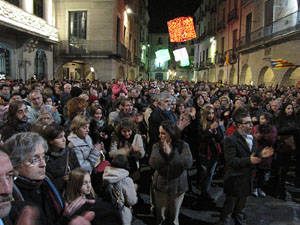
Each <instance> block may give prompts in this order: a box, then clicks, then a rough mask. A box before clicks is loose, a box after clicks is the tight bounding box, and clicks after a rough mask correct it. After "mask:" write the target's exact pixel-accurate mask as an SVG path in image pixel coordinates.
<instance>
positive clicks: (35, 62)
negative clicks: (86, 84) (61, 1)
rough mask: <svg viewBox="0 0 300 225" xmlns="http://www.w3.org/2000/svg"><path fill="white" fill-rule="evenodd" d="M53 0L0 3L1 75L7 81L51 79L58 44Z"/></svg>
mask: <svg viewBox="0 0 300 225" xmlns="http://www.w3.org/2000/svg"><path fill="white" fill-rule="evenodd" d="M53 10H54V4H53V2H52V0H6V1H3V0H0V31H1V32H0V74H1V77H2V78H3V77H9V78H10V79H23V80H28V79H30V78H32V77H35V78H37V79H52V78H53V44H57V43H58V41H59V39H58V30H57V29H56V28H55V20H54V11H53Z"/></svg>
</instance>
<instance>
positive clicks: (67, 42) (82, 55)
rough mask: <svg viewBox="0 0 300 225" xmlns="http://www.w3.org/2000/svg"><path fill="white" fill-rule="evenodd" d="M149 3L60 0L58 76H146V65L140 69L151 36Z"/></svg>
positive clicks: (59, 77)
mask: <svg viewBox="0 0 300 225" xmlns="http://www.w3.org/2000/svg"><path fill="white" fill-rule="evenodd" d="M147 4H148V3H147V1H139V0H125V1H124V0H105V1H104V0H97V1H95V0H78V1H73V0H57V1H56V21H57V28H58V29H59V36H60V44H59V45H58V46H56V51H55V66H54V67H55V74H56V77H57V78H58V79H63V78H67V79H90V80H94V79H99V80H111V79H114V78H124V79H130V80H131V79H139V78H140V77H142V76H146V75H145V71H146V69H145V67H146V66H145V65H142V66H143V68H142V72H141V73H140V71H139V70H140V66H141V62H140V61H141V55H140V54H141V49H142V48H143V45H145V41H146V39H147V38H146V37H147V31H145V29H146V28H147V26H148V25H147V23H148V21H149V18H148V19H147V11H146V8H145V7H147ZM142 7H143V8H142ZM141 21H142V22H143V23H141ZM141 24H142V25H141ZM141 26H142V28H143V29H142V32H141ZM145 35H146V37H145ZM141 38H142V39H141ZM141 40H142V41H143V44H141V43H140V41H141ZM143 61H144V63H145V59H143ZM146 61H147V60H146Z"/></svg>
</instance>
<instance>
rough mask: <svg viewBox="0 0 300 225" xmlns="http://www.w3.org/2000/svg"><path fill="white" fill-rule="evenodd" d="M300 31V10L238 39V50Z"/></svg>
mask: <svg viewBox="0 0 300 225" xmlns="http://www.w3.org/2000/svg"><path fill="white" fill-rule="evenodd" d="M299 32H300V11H296V12H294V13H291V14H289V15H287V16H285V17H283V18H280V19H279V20H276V21H274V22H273V23H272V24H270V25H268V26H264V27H261V28H259V29H257V30H256V31H254V32H252V33H249V34H247V35H245V36H243V37H242V38H241V39H239V40H237V50H241V49H244V48H249V47H251V46H254V45H258V44H259V43H261V42H267V41H272V39H274V38H276V39H278V37H282V38H284V37H286V35H293V33H295V34H296V33H297V34H298V33H299Z"/></svg>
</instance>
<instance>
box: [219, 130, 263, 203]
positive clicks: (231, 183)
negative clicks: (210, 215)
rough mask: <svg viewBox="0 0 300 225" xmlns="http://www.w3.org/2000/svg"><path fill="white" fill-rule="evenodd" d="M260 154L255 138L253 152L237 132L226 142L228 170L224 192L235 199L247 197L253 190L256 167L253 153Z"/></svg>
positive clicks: (225, 153)
mask: <svg viewBox="0 0 300 225" xmlns="http://www.w3.org/2000/svg"><path fill="white" fill-rule="evenodd" d="M253 152H254V153H255V154H258V150H257V147H256V144H255V138H254V137H253V146H252V151H250V149H249V146H248V144H247V143H246V140H245V138H244V137H243V136H242V135H241V134H240V133H239V132H238V131H235V132H234V133H233V134H232V135H230V136H229V137H227V138H226V139H225V141H224V156H225V164H226V166H227V170H226V172H225V175H224V192H225V193H226V194H227V195H230V196H234V197H246V196H248V195H249V194H251V192H252V189H253V178H254V165H253V164H252V163H251V161H250V156H251V154H252V153H253Z"/></svg>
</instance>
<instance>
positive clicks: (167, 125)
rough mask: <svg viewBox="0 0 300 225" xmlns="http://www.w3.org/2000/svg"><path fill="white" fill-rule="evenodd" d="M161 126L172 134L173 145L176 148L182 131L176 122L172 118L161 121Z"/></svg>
mask: <svg viewBox="0 0 300 225" xmlns="http://www.w3.org/2000/svg"><path fill="white" fill-rule="evenodd" d="M160 126H161V127H162V128H163V129H164V130H165V131H167V133H168V134H169V135H170V138H171V145H172V147H173V148H175V147H176V146H177V144H178V143H179V139H180V131H179V129H178V127H177V126H176V124H175V123H174V122H173V121H172V120H166V121H163V122H161V124H160Z"/></svg>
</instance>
